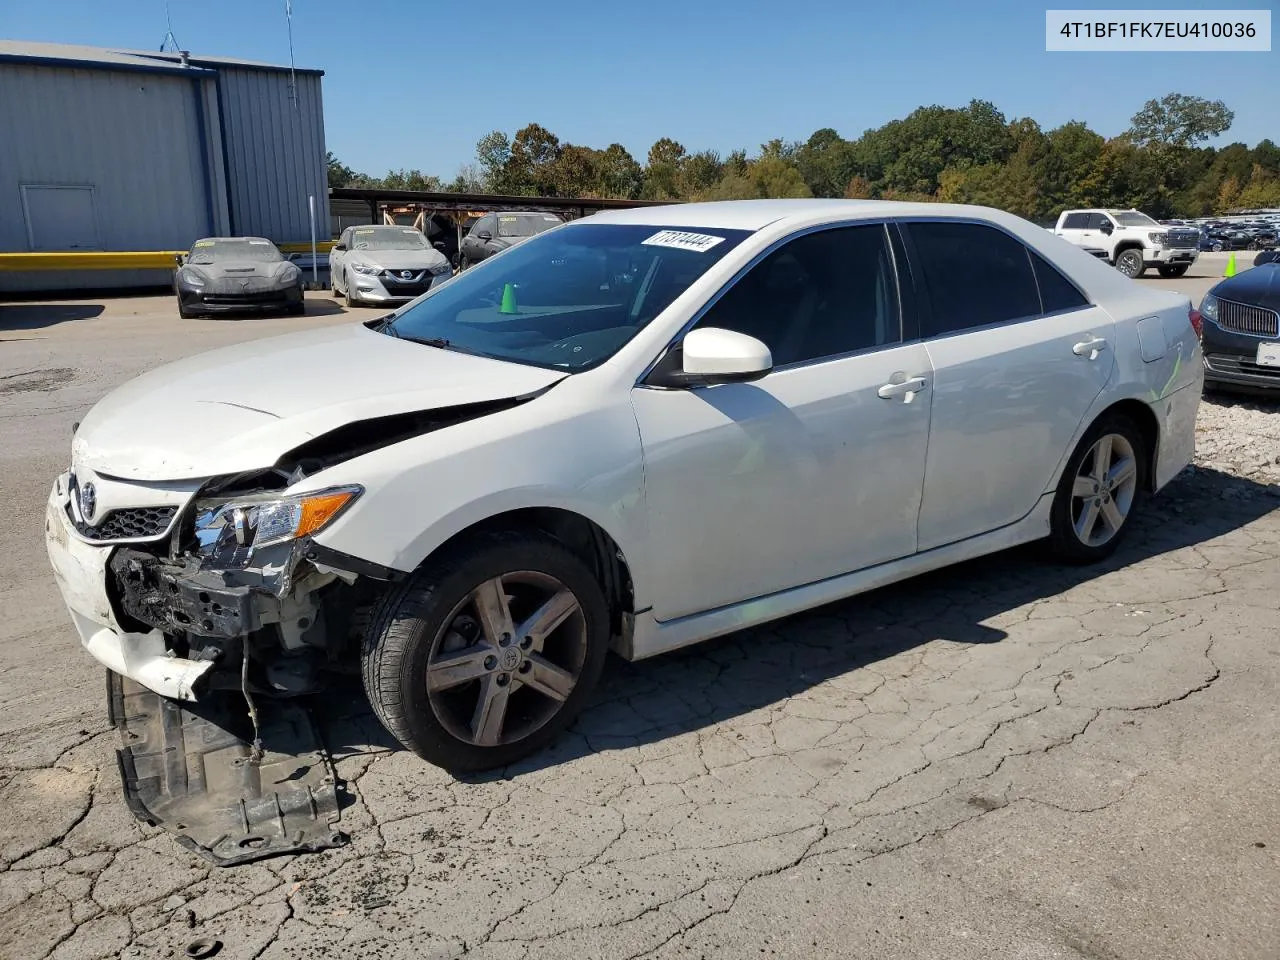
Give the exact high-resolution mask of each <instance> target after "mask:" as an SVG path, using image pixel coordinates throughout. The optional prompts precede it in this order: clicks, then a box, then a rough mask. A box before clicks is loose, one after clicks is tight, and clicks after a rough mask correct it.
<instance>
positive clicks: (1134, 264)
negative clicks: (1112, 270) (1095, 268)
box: [1116, 250, 1142, 280]
mask: <svg viewBox="0 0 1280 960" xmlns="http://www.w3.org/2000/svg"><path fill="white" fill-rule="evenodd" d="M1116 266H1117V267H1119V269H1120V272H1121V273H1123V274H1124V275H1125V276H1126V277H1128V278H1129V279H1131V280H1132V279H1134V278H1135V277H1137V276H1138V275H1139V274H1141V273H1142V254H1141V253H1140V252H1139V251H1137V250H1126V251H1124V253H1122V254H1120V259H1119V261H1118V262H1117V263H1116Z"/></svg>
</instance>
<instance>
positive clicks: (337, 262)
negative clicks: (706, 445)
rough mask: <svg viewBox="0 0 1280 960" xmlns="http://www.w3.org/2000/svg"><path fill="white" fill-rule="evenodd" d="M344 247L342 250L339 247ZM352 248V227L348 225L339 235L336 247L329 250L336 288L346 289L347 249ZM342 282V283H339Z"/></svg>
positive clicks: (332, 278) (333, 282)
mask: <svg viewBox="0 0 1280 960" xmlns="http://www.w3.org/2000/svg"><path fill="white" fill-rule="evenodd" d="M338 247H342V248H343V249H342V250H339V249H337V248H338ZM350 249H351V228H350V227H347V228H346V229H345V230H343V231H342V233H341V234H339V235H338V242H337V243H336V244H334V249H332V250H330V251H329V277H330V280H331V283H332V284H333V288H334V289H335V290H342V291H344V292H345V290H346V282H345V279H344V277H343V273H342V271H343V264H344V263H345V261H346V256H347V255H346V251H347V250H350ZM339 281H342V282H341V285H340V284H339Z"/></svg>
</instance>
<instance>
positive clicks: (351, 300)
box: [342, 271, 360, 310]
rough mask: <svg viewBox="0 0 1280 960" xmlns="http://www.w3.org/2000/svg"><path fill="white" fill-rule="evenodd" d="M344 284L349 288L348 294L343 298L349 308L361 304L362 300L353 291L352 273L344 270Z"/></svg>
mask: <svg viewBox="0 0 1280 960" xmlns="http://www.w3.org/2000/svg"><path fill="white" fill-rule="evenodd" d="M342 285H343V286H344V287H346V288H347V292H346V296H345V297H344V298H343V299H344V300H345V302H346V305H347V309H348V310H349V309H351V308H352V307H358V306H360V301H359V300H358V299H356V297H355V296H353V295H352V293H351V274H349V273H347V272H345V271H344V272H343V274H342Z"/></svg>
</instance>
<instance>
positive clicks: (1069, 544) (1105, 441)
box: [1049, 415, 1148, 564]
mask: <svg viewBox="0 0 1280 960" xmlns="http://www.w3.org/2000/svg"><path fill="white" fill-rule="evenodd" d="M1147 458H1148V451H1147V448H1146V442H1145V441H1144V439H1143V436H1142V431H1141V430H1139V429H1138V426H1137V424H1136V423H1134V422H1133V421H1132V420H1130V419H1129V418H1128V417H1125V416H1122V415H1112V416H1108V417H1104V418H1103V419H1101V420H1099V421H1098V422H1097V423H1095V424H1094V425H1093V426H1092V427H1091V428H1090V429H1089V431H1088V432H1087V433H1086V434H1085V435H1084V437H1083V438H1082V439H1081V441H1080V444H1079V445H1078V446H1077V447H1076V449H1075V451H1074V452H1073V453H1072V454H1071V458H1070V459H1069V460H1068V461H1067V468H1066V470H1064V471H1063V473H1062V479H1061V480H1060V481H1059V482H1058V490H1057V492H1056V493H1055V495H1054V499H1053V506H1052V508H1050V512H1049V531H1050V532H1049V549H1050V552H1051V553H1052V554H1053V555H1054V556H1055V557H1057V558H1058V559H1060V560H1064V561H1066V562H1068V563H1080V564H1083V563H1096V562H1097V561H1099V560H1103V559H1105V558H1107V557H1109V556H1111V554H1112V553H1114V552H1115V549H1116V547H1118V546H1119V545H1120V543H1121V541H1122V540H1123V539H1124V537H1125V535H1126V534H1127V533H1128V532H1129V527H1130V526H1131V523H1130V519H1131V518H1132V516H1133V514H1134V513H1135V511H1137V510H1138V509H1139V508H1140V506H1141V504H1142V501H1143V499H1144V494H1145V491H1146V488H1147V468H1148V459H1147Z"/></svg>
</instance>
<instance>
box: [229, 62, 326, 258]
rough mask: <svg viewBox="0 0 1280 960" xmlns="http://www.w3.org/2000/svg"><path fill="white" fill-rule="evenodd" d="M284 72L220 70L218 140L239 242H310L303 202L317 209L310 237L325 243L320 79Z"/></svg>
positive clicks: (308, 224)
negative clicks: (244, 239)
mask: <svg viewBox="0 0 1280 960" xmlns="http://www.w3.org/2000/svg"><path fill="white" fill-rule="evenodd" d="M295 83H296V86H295V87H294V90H296V95H293V90H291V86H290V84H291V77H290V74H289V73H288V72H287V71H281V72H273V71H265V70H245V69H237V68H235V67H224V66H220V67H219V68H218V84H219V88H220V103H221V109H222V133H223V142H224V147H225V151H226V157H227V163H226V166H227V182H228V193H229V195H230V201H231V218H232V222H233V223H234V224H235V230H236V232H237V233H238V234H240V235H242V236H253V235H256V236H262V237H269V238H270V239H272V240H276V241H279V242H292V241H302V240H307V239H309V238H310V236H311V233H310V221H309V214H308V208H307V197H308V196H314V197H315V203H316V231H317V236H318V238H319V239H321V240H326V239H328V232H329V194H328V175H327V170H326V167H325V160H324V157H325V148H324V113H323V109H324V108H323V104H322V101H321V92H320V77H319V76H317V75H315V74H302V73H300V74H297V76H296V81H295Z"/></svg>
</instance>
